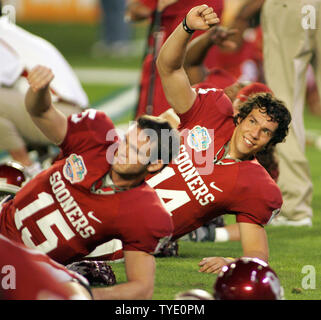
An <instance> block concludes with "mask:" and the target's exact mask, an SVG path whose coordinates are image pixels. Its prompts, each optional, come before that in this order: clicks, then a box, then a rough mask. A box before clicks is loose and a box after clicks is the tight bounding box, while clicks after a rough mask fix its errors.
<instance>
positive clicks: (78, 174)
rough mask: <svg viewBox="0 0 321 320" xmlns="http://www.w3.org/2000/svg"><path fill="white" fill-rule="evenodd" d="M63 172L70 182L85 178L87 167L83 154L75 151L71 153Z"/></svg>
mask: <svg viewBox="0 0 321 320" xmlns="http://www.w3.org/2000/svg"><path fill="white" fill-rule="evenodd" d="M63 174H64V176H65V178H66V179H67V180H68V181H70V183H72V184H73V183H78V182H81V181H82V180H84V178H85V176H86V174H87V169H86V166H85V162H84V160H83V158H82V156H79V155H77V154H75V153H73V154H71V155H70V156H69V157H68V158H67V159H66V163H65V165H64V168H63Z"/></svg>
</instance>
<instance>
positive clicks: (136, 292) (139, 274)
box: [92, 251, 155, 300]
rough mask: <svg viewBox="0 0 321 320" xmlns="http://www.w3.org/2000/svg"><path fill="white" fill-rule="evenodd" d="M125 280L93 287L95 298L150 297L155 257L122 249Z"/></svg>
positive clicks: (152, 289) (128, 298)
mask: <svg viewBox="0 0 321 320" xmlns="http://www.w3.org/2000/svg"><path fill="white" fill-rule="evenodd" d="M124 258H125V265H126V275H127V280H128V281H127V282H126V283H121V284H118V285H115V286H113V287H107V288H97V289H96V288H94V289H92V293H93V296H94V299H95V300H142V299H151V298H152V296H153V292H154V276H155V258H154V256H152V255H150V254H148V253H145V252H142V251H124Z"/></svg>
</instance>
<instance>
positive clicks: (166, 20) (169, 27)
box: [136, 0, 224, 117]
mask: <svg viewBox="0 0 321 320" xmlns="http://www.w3.org/2000/svg"><path fill="white" fill-rule="evenodd" d="M140 1H141V2H142V3H143V4H144V5H145V6H147V7H149V8H150V9H152V10H155V9H156V6H157V0H140ZM202 4H204V2H203V1H200V0H179V1H178V2H176V3H174V4H172V5H170V6H168V7H167V8H165V9H164V11H163V12H162V16H161V27H160V30H161V37H162V40H161V44H163V43H164V42H165V41H166V39H167V38H168V37H169V36H170V35H171V33H172V32H173V31H174V30H175V28H176V27H177V26H178V25H179V24H180V23H181V22H182V21H183V19H184V17H185V16H186V14H187V13H188V12H189V10H190V9H192V8H193V7H195V6H198V5H202ZM206 4H207V5H208V6H209V7H213V8H214V10H215V12H216V13H217V15H218V17H221V15H222V12H223V6H224V1H223V0H210V1H207V2H206ZM202 33H203V31H196V32H195V33H194V35H193V38H195V37H197V36H199V35H200V34H202ZM153 41H154V39H153V37H152V36H150V37H149V39H148V46H149V48H152V47H153ZM213 50H214V48H213V49H210V50H209V52H208V54H207V58H206V62H205V64H206V65H207V66H208V67H210V65H208V64H207V61H211V60H212V52H214V51H213ZM152 63H153V55H152V54H151V53H150V52H149V53H147V54H146V56H145V58H144V61H143V65H142V75H141V82H140V93H139V101H138V107H137V110H136V117H138V116H140V115H142V114H144V113H146V112H147V111H146V107H147V104H148V94H149V93H148V91H149V87H150V83H151V71H152ZM169 107H170V106H169V104H168V102H167V99H166V97H165V94H164V91H163V87H162V83H161V79H160V77H159V74H158V71H157V69H156V70H155V82H154V95H153V112H152V114H153V115H155V116H158V115H160V114H161V113H163V112H164V111H166V110H167V109H168V108H169Z"/></svg>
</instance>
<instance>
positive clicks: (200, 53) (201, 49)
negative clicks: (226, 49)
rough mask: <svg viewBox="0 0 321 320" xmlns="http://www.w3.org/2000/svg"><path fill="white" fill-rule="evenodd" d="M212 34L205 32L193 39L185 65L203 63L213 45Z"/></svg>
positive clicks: (188, 47) (189, 45) (188, 48)
mask: <svg viewBox="0 0 321 320" xmlns="http://www.w3.org/2000/svg"><path fill="white" fill-rule="evenodd" d="M212 45H213V42H212V41H211V35H210V33H209V32H205V33H203V34H202V35H200V36H198V37H197V38H195V39H193V40H192V41H191V42H190V43H189V44H188V46H187V49H186V57H185V61H184V67H185V68H186V67H189V66H198V65H201V64H202V63H203V61H204V59H205V57H206V55H207V52H208V50H209V49H210V48H211V47H212Z"/></svg>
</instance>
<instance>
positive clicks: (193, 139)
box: [187, 125, 212, 151]
mask: <svg viewBox="0 0 321 320" xmlns="http://www.w3.org/2000/svg"><path fill="white" fill-rule="evenodd" d="M211 142H212V139H211V137H210V135H209V133H208V130H207V128H205V127H201V126H198V125H197V126H195V127H194V128H193V129H192V130H190V131H189V134H188V137H187V143H188V145H189V146H190V147H191V148H192V149H195V150H196V151H204V150H207V149H208V147H209V145H210V144H211Z"/></svg>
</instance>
